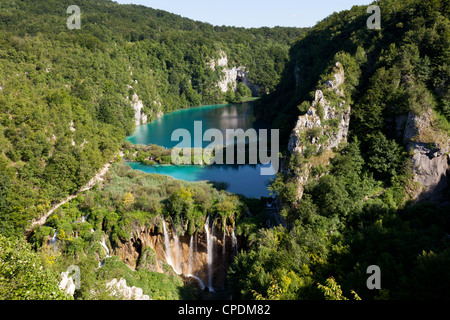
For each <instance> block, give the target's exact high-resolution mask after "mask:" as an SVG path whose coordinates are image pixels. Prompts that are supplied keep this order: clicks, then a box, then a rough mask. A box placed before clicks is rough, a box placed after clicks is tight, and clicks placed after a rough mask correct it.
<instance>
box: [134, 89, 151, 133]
mask: <svg viewBox="0 0 450 320" xmlns="http://www.w3.org/2000/svg"><path fill="white" fill-rule="evenodd" d="M131 106H132V107H133V109H134V124H135V125H136V126H140V125H141V124H147V121H148V118H147V115H146V114H145V112H144V103H143V102H142V101H141V100H140V99H139V96H138V95H137V94H136V93H135V94H133V98H132V100H131Z"/></svg>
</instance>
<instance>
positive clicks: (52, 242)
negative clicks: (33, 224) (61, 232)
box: [50, 231, 58, 244]
mask: <svg viewBox="0 0 450 320" xmlns="http://www.w3.org/2000/svg"><path fill="white" fill-rule="evenodd" d="M57 236H58V231H55V233H54V234H53V237H52V238H51V239H50V243H51V244H54V243H56V240H57V239H58V238H57Z"/></svg>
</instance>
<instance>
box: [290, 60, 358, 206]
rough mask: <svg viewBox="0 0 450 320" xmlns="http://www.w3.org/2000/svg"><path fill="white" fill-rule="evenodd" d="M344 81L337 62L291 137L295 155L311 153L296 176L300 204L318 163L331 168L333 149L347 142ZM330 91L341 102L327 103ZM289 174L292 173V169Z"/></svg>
mask: <svg viewBox="0 0 450 320" xmlns="http://www.w3.org/2000/svg"><path fill="white" fill-rule="evenodd" d="M344 81H345V73H344V68H343V66H342V65H341V64H340V63H339V62H337V63H336V65H335V68H334V74H333V76H332V78H331V79H329V80H327V81H326V82H325V85H326V86H325V89H324V91H322V90H316V92H315V97H314V101H313V102H312V103H311V106H310V108H309V109H308V110H307V112H306V114H304V115H301V116H299V117H298V119H297V123H296V125H295V128H294V129H293V131H292V133H291V136H290V139H289V144H288V150H289V152H290V153H291V155H296V154H297V155H305V154H306V151H307V150H308V153H309V155H308V157H309V160H310V161H307V162H306V163H305V164H303V166H302V167H301V168H296V171H295V172H294V175H295V179H296V182H297V200H300V199H301V198H302V196H303V188H304V186H305V184H306V183H307V181H308V179H309V176H310V170H311V168H312V166H313V165H315V164H318V163H319V164H322V165H327V164H328V163H329V160H330V158H331V157H333V152H332V149H333V148H336V147H338V145H339V144H340V143H341V142H344V141H346V140H347V135H348V130H349V125H350V112H351V107H350V105H349V104H348V103H346V97H345V95H344V91H343V89H342V87H343V85H344ZM326 91H332V92H334V94H335V95H336V96H337V97H338V99H337V100H336V101H333V102H330V101H327V99H326V94H327V92H326ZM312 159H314V161H312ZM286 173H289V169H287V172H286Z"/></svg>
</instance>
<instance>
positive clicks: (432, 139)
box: [396, 107, 450, 202]
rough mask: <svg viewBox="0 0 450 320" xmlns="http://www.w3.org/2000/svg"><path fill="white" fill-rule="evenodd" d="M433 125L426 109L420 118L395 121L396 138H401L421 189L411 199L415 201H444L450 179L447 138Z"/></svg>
mask: <svg viewBox="0 0 450 320" xmlns="http://www.w3.org/2000/svg"><path fill="white" fill-rule="evenodd" d="M435 122H436V119H435V115H434V113H433V110H432V108H431V107H426V108H425V110H424V111H423V112H422V113H421V114H415V113H414V112H409V113H408V114H407V115H404V116H399V117H397V119H396V127H397V128H396V132H397V135H399V136H400V137H403V143H404V145H405V147H406V149H407V151H408V152H409V155H410V157H411V159H412V164H413V168H412V169H413V174H414V182H417V183H418V184H419V185H420V187H419V188H418V189H417V190H415V192H414V194H413V195H412V197H413V198H414V199H415V200H416V201H422V200H429V201H438V202H442V201H445V200H446V199H445V196H444V195H443V193H442V191H443V190H444V189H445V188H446V187H447V186H448V177H449V176H450V172H449V171H450V167H449V162H450V156H449V154H450V137H449V136H448V134H446V133H445V132H443V131H442V130H439V129H437V126H436V123H435ZM446 201H447V202H448V201H449V200H448V199H447V200H446Z"/></svg>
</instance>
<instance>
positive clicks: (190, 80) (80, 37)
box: [0, 0, 305, 235]
mask: <svg viewBox="0 0 450 320" xmlns="http://www.w3.org/2000/svg"><path fill="white" fill-rule="evenodd" d="M71 4H72V3H71V2H70V1H59V0H52V1H31V0H30V1H15V0H5V1H2V2H1V3H0V79H1V80H0V145H1V147H2V148H1V149H2V150H1V152H0V172H1V176H0V194H1V200H0V212H1V219H0V220H1V222H0V232H1V233H2V234H5V235H19V234H21V232H22V231H23V229H24V228H26V227H27V224H28V223H29V222H30V220H31V219H32V218H35V217H38V216H40V215H42V214H43V213H45V212H46V211H48V209H49V208H50V206H51V205H52V204H53V203H55V202H56V201H58V200H60V199H62V198H63V197H65V196H67V195H69V194H73V193H75V192H76V191H77V190H79V189H80V187H81V186H83V185H85V184H86V183H87V182H88V181H89V180H90V179H91V178H92V177H93V176H94V174H95V172H96V171H98V170H99V169H100V168H101V167H102V165H103V164H104V163H106V162H107V161H109V160H111V159H112V158H113V157H114V156H115V155H116V154H117V152H118V151H119V148H120V146H121V142H122V141H123V140H124V138H125V136H126V135H129V134H131V133H132V132H133V130H134V128H135V124H134V118H135V111H134V110H133V108H132V106H131V104H130V100H131V97H132V96H133V95H134V94H137V95H138V96H139V98H140V100H141V101H142V102H143V112H144V113H145V114H146V115H147V116H148V120H149V121H150V120H153V119H155V118H156V117H157V115H158V114H161V113H167V112H170V111H172V110H176V109H180V108H186V107H189V106H198V105H205V104H216V103H223V102H226V99H227V97H228V98H231V99H233V101H235V100H236V96H237V95H238V93H236V95H235V94H234V92H233V94H230V93H229V92H227V93H223V92H221V91H220V89H219V88H218V86H216V83H217V81H218V80H219V79H220V78H221V77H222V76H223V75H222V72H221V70H220V69H219V68H216V69H215V70H212V69H211V68H210V67H209V66H208V63H210V61H211V59H216V60H217V59H218V58H219V55H220V53H221V52H224V53H225V54H226V55H227V57H228V62H229V67H232V66H241V65H243V66H246V68H247V70H248V71H249V78H250V79H251V81H252V82H253V83H255V84H257V85H258V86H259V87H260V88H261V93H265V92H268V91H269V92H270V91H272V90H273V89H274V88H275V85H276V84H277V83H278V81H279V79H280V78H281V73H282V70H283V68H284V64H285V62H286V61H287V58H288V49H289V45H290V44H291V43H292V42H293V41H294V40H296V39H297V38H298V37H299V36H300V35H301V34H302V33H303V32H304V31H305V30H303V29H295V28H281V27H280V28H272V29H269V28H260V29H250V30H247V29H243V28H231V27H214V26H212V25H209V24H206V23H202V22H196V21H192V20H189V19H186V18H181V17H180V16H177V15H174V14H170V13H168V12H164V11H161V10H154V9H151V8H147V7H144V6H136V5H127V6H123V5H118V4H116V3H114V2H111V1H106V0H104V1H103V0H102V1H94V0H84V1H79V2H78V6H79V7H80V10H81V11H82V20H81V21H82V27H81V29H79V30H78V29H72V30H70V29H68V28H67V26H66V21H67V19H68V17H69V16H70V15H69V14H67V13H66V10H67V8H68V7H69V5H71ZM238 91H239V88H238ZM241 91H245V90H241ZM241 91H239V92H241Z"/></svg>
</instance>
